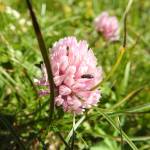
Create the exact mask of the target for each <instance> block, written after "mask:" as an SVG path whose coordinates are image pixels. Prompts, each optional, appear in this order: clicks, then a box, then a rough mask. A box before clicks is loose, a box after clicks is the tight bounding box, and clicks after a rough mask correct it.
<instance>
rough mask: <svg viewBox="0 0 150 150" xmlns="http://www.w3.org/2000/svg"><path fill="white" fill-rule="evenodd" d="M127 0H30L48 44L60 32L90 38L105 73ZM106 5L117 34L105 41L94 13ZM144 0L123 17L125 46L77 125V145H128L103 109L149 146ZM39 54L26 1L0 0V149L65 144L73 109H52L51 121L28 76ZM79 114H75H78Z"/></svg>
mask: <svg viewBox="0 0 150 150" xmlns="http://www.w3.org/2000/svg"><path fill="white" fill-rule="evenodd" d="M127 4H128V0H124V1H123V0H32V5H33V7H34V10H35V13H36V16H37V18H38V21H39V24H40V26H41V31H42V33H43V36H44V40H45V43H46V46H47V48H50V47H51V46H52V44H53V43H54V42H55V41H57V40H58V39H60V38H62V37H64V36H71V35H74V36H76V37H77V39H79V40H80V39H85V40H87V41H88V42H89V45H90V47H92V49H93V51H94V53H95V55H96V56H97V59H98V63H99V64H100V65H102V67H103V70H104V77H105V76H107V75H108V73H109V72H110V70H111V68H112V66H113V65H114V63H115V62H116V59H117V55H118V54H119V51H120V47H121V45H122V41H123V29H122V27H123V14H124V11H125V9H126V6H127ZM105 10H107V11H109V12H110V14H112V15H116V16H117V17H118V19H119V21H120V29H121V36H120V41H119V42H116V43H106V42H105V41H104V40H103V39H102V37H101V36H99V35H98V34H97V33H96V31H95V30H94V26H93V20H94V18H95V17H96V16H97V15H99V13H101V12H102V11H105ZM149 16H150V1H149V0H134V1H133V4H132V6H131V8H130V12H129V15H128V19H127V48H126V52H125V54H124V56H123V59H122V60H121V62H120V64H119V66H118V68H117V70H116V71H115V73H114V74H113V75H112V76H111V78H110V79H109V80H108V81H106V82H104V83H103V84H102V86H101V91H102V99H101V102H100V103H99V105H98V106H97V107H94V108H93V109H91V110H90V111H88V112H87V113H85V119H84V121H83V122H82V123H81V124H80V126H79V127H78V129H77V131H76V138H75V149H91V150H120V149H125V150H128V149H129V150H130V149H132V148H131V147H130V146H129V145H128V144H127V143H126V142H125V141H122V140H121V139H122V136H121V134H120V132H118V131H117V130H116V129H114V128H113V126H111V125H110V124H109V123H110V122H109V121H108V120H107V119H106V118H105V117H104V116H103V115H102V114H101V112H105V114H107V116H108V117H110V118H111V119H112V120H113V121H114V123H115V125H116V126H117V127H118V128H119V129H120V131H121V130H123V131H124V132H125V133H126V134H127V135H128V137H129V139H130V140H131V141H133V142H134V144H135V145H136V146H137V147H138V149H140V150H149V149H150V75H149V74H150V45H149V43H150V35H149V34H150V32H149V31H150V26H149V24H150V17H149ZM41 61H42V57H41V54H40V51H39V47H38V43H37V40H36V37H35V33H34V30H33V26H32V22H31V18H30V16H29V13H28V9H27V5H26V3H25V0H0V149H1V150H6V149H8V150H9V149H21V147H23V146H22V145H25V147H26V149H44V147H47V148H48V149H52V150H55V149H64V146H62V145H63V142H62V141H61V139H60V138H59V136H58V134H57V131H58V132H60V133H61V134H62V136H63V137H64V138H66V137H67V135H68V133H69V132H70V130H71V128H72V115H71V114H68V113H65V114H64V113H63V112H62V110H59V109H58V110H57V118H56V119H55V121H54V122H53V124H52V126H51V127H49V122H48V112H49V101H48V97H44V98H39V97H38V96H37V88H36V87H35V86H34V83H33V80H34V78H37V77H39V76H40V74H41V72H40V69H39V67H38V66H39V65H38V64H39V63H40V62H41ZM81 117H82V116H77V117H76V120H79V119H80V118H81Z"/></svg>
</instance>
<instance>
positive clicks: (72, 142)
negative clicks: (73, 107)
mask: <svg viewBox="0 0 150 150" xmlns="http://www.w3.org/2000/svg"><path fill="white" fill-rule="evenodd" d="M75 117H76V116H75V113H74V114H73V127H72V129H73V134H72V141H71V150H74V141H75V124H76V121H75Z"/></svg>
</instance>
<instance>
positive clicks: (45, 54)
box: [26, 0, 55, 122]
mask: <svg viewBox="0 0 150 150" xmlns="http://www.w3.org/2000/svg"><path fill="white" fill-rule="evenodd" d="M26 2H27V5H28V9H29V12H30V16H31V18H32V24H33V27H34V31H35V34H36V38H37V40H38V44H39V47H40V50H41V54H42V57H43V60H44V64H45V66H46V71H47V74H48V81H49V85H50V89H51V92H50V115H49V119H50V122H51V121H52V119H53V113H54V96H55V94H54V88H55V86H54V81H53V74H52V69H51V63H50V60H49V56H48V52H47V49H46V46H45V43H44V39H43V36H42V33H41V30H40V27H39V24H38V22H37V19H36V16H35V13H34V11H33V8H32V5H31V3H30V0H26Z"/></svg>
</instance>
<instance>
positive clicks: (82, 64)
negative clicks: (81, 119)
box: [35, 37, 102, 114]
mask: <svg viewBox="0 0 150 150" xmlns="http://www.w3.org/2000/svg"><path fill="white" fill-rule="evenodd" d="M50 60H51V65H52V72H53V79H54V83H55V86H56V87H55V91H56V93H57V95H56V98H55V104H56V105H57V106H62V107H63V109H64V111H67V112H72V113H73V112H75V113H77V114H79V113H82V112H83V111H84V110H85V109H86V108H90V107H91V106H93V105H96V104H97V103H98V101H99V99H100V97H101V96H100V91H99V90H94V91H91V88H92V87H94V86H95V85H96V84H97V83H99V82H100V81H101V80H102V69H101V67H97V60H96V57H95V56H94V54H93V51H92V49H89V48H88V44H87V42H86V41H79V42H78V41H77V40H76V38H75V37H66V38H64V39H60V40H59V41H58V42H56V43H55V44H54V45H53V47H52V49H51V55H50ZM42 72H43V77H42V79H39V80H37V81H36V82H35V83H36V84H37V85H39V86H40V85H41V86H45V87H47V88H46V89H45V90H43V89H42V91H40V92H39V94H40V95H46V94H49V92H48V91H50V89H49V86H48V85H49V84H48V78H47V73H46V69H45V65H42Z"/></svg>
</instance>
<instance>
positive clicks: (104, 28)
mask: <svg viewBox="0 0 150 150" xmlns="http://www.w3.org/2000/svg"><path fill="white" fill-rule="evenodd" d="M94 25H95V29H96V31H97V32H100V33H102V35H103V37H104V38H105V40H107V41H116V40H118V39H119V22H118V20H117V18H116V17H115V16H109V14H108V12H103V13H101V14H100V15H99V16H97V17H96V18H95V20H94Z"/></svg>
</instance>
